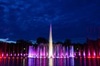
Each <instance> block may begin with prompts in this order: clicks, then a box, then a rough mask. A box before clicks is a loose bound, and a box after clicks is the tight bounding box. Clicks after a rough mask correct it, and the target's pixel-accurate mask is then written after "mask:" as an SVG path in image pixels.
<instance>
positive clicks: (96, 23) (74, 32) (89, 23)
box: [0, 0, 100, 42]
mask: <svg viewBox="0 0 100 66" xmlns="http://www.w3.org/2000/svg"><path fill="white" fill-rule="evenodd" d="M50 23H52V26H53V40H54V41H63V40H65V39H66V38H69V39H71V40H72V41H73V42H84V41H85V40H86V39H87V38H90V39H95V38H99V37H100V1H99V0H0V38H9V40H18V39H24V40H33V41H35V40H36V39H37V38H38V37H45V38H47V39H48V37H49V25H50Z"/></svg>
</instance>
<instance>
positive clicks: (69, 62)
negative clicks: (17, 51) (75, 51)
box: [0, 58, 100, 66]
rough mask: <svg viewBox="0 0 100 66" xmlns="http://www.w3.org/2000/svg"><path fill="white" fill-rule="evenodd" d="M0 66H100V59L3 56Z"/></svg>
mask: <svg viewBox="0 0 100 66" xmlns="http://www.w3.org/2000/svg"><path fill="white" fill-rule="evenodd" d="M0 66H100V59H82V58H77V59H76V58H75V59H74V58H69V59H68V58H67V59H66V58H59V59H46V58H45V59H43V58H38V59H36V58H34V59H33V58H30V59H28V58H26V59H25V58H9V59H7V58H6V59H3V58H2V59H0Z"/></svg>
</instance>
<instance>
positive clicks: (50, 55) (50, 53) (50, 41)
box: [49, 25, 53, 58]
mask: <svg viewBox="0 0 100 66" xmlns="http://www.w3.org/2000/svg"><path fill="white" fill-rule="evenodd" d="M52 57H53V44H52V25H50V36H49V58H52Z"/></svg>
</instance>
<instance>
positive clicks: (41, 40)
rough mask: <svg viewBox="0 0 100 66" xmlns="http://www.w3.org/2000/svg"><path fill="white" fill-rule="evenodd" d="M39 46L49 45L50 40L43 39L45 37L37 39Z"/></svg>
mask: <svg viewBox="0 0 100 66" xmlns="http://www.w3.org/2000/svg"><path fill="white" fill-rule="evenodd" d="M36 42H37V44H40V43H48V40H47V39H45V38H43V37H39V38H37V41H36Z"/></svg>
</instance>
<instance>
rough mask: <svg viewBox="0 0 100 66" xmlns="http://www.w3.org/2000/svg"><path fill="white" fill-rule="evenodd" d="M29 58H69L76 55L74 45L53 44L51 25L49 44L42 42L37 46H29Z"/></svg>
mask: <svg viewBox="0 0 100 66" xmlns="http://www.w3.org/2000/svg"><path fill="white" fill-rule="evenodd" d="M28 57H29V58H69V57H74V47H73V46H69V47H68V46H67V47H65V46H62V45H61V44H58V45H53V40H52V25H50V35H49V45H48V44H47V45H44V44H40V45H38V47H37V48H35V47H34V46H29V54H28Z"/></svg>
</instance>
